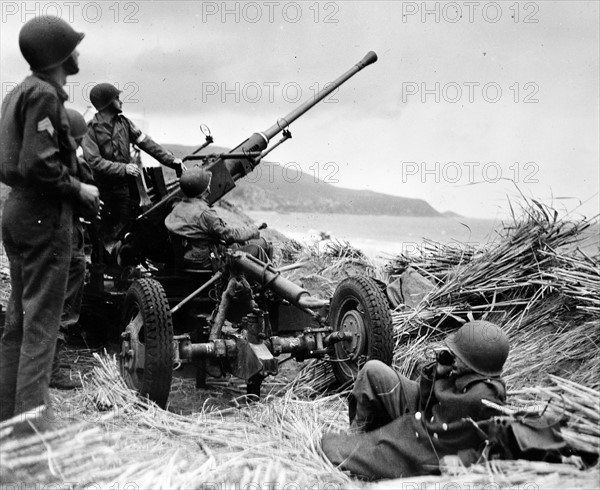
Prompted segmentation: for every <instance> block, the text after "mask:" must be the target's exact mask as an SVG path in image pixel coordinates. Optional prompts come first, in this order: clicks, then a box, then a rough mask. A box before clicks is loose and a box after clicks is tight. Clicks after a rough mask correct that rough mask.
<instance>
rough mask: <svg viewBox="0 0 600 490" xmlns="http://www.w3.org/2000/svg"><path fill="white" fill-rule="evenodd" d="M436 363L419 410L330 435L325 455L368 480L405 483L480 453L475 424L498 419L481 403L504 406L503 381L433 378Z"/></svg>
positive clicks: (425, 380) (425, 375) (426, 376)
mask: <svg viewBox="0 0 600 490" xmlns="http://www.w3.org/2000/svg"><path fill="white" fill-rule="evenodd" d="M433 372H435V364H433V365H431V364H430V365H429V366H426V367H425V368H424V369H423V371H422V373H421V376H420V377H419V380H418V381H419V388H420V394H419V400H420V403H419V405H420V409H419V410H418V411H417V412H415V413H407V414H405V415H403V416H401V417H399V418H397V419H395V420H393V421H392V422H390V423H389V424H387V425H384V426H383V427H380V428H378V429H376V430H373V431H371V432H366V433H359V434H349V435H347V434H326V435H325V436H324V437H323V442H322V446H323V451H324V452H325V454H326V455H327V457H328V458H329V459H330V460H331V461H332V462H333V463H334V464H337V465H340V466H341V467H342V469H345V470H349V471H351V472H352V473H354V474H356V475H359V476H362V477H364V478H367V479H381V478H400V477H408V476H415V475H426V474H432V473H437V472H438V471H439V459H440V458H441V457H443V456H446V455H449V454H457V453H458V452H460V451H463V450H468V449H473V448H477V447H478V446H480V445H481V443H482V442H483V439H482V437H481V436H480V432H479V431H478V430H477V429H476V428H475V427H474V425H473V423H472V422H470V421H468V420H465V419H467V418H471V419H472V420H474V421H480V420H486V419H489V418H491V417H493V416H495V415H498V414H497V413H496V411H495V410H493V409H490V408H488V407H486V406H485V405H484V404H483V403H481V400H482V399H483V398H485V399H486V400H489V401H492V402H494V403H497V404H502V403H504V400H505V398H506V390H505V386H504V382H503V381H502V380H501V379H500V378H490V377H487V376H482V375H480V374H477V373H469V374H465V375H463V376H459V377H454V376H448V377H442V378H440V379H435V380H434V379H433V378H432V374H431V373H433Z"/></svg>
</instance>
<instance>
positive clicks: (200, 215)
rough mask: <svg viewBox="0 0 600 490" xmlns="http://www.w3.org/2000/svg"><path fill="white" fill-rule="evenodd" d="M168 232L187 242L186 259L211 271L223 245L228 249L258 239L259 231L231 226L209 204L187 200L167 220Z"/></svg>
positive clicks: (199, 199)
mask: <svg viewBox="0 0 600 490" xmlns="http://www.w3.org/2000/svg"><path fill="white" fill-rule="evenodd" d="M165 225H166V227H167V229H168V230H169V231H170V232H172V233H175V234H176V235H179V236H181V237H183V238H185V241H186V242H187V244H186V245H185V252H184V259H185V260H190V261H194V262H198V263H201V264H202V265H203V266H205V267H210V254H211V252H216V251H217V249H218V246H219V244H220V243H221V242H224V243H225V245H231V244H233V243H241V242H245V241H246V240H250V239H252V238H258V236H259V231H258V229H257V228H256V227H242V228H234V227H231V226H227V225H226V224H225V223H224V222H223V220H222V219H221V218H219V216H218V215H217V212H216V211H215V210H214V209H212V208H211V207H209V206H208V203H207V202H206V201H205V200H203V199H201V198H199V197H195V198H184V199H183V201H181V202H179V203H178V204H177V205H175V207H174V208H173V210H172V211H171V213H170V214H169V215H168V216H167V217H166V219H165Z"/></svg>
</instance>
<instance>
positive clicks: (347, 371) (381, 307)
mask: <svg viewBox="0 0 600 490" xmlns="http://www.w3.org/2000/svg"><path fill="white" fill-rule="evenodd" d="M329 318H330V325H331V326H332V327H333V329H334V330H335V331H342V332H347V333H351V334H352V338H350V339H349V340H344V341H342V342H338V343H336V344H335V345H334V351H335V358H336V359H335V360H334V362H332V368H333V373H334V374H335V377H336V379H337V380H338V382H339V383H340V384H346V383H348V382H350V381H353V380H354V379H356V375H357V374H358V370H359V369H360V368H361V366H362V365H363V364H364V363H365V362H366V361H368V360H369V359H377V360H379V361H382V362H384V363H386V364H388V365H390V364H391V363H392V357H393V353H394V335H393V327H392V315H391V313H390V309H389V307H388V300H387V297H386V295H385V294H384V293H383V291H382V290H381V287H380V286H379V285H378V284H377V282H376V281H375V280H374V279H372V278H370V277H367V276H353V277H348V278H346V279H344V280H343V281H342V282H341V283H340V284H339V285H338V287H337V289H336V290H335V293H334V294H333V299H332V301H331V307H330V310H329Z"/></svg>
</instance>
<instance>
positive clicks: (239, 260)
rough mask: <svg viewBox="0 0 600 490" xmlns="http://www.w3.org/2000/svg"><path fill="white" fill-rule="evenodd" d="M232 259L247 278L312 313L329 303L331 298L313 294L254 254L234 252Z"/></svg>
mask: <svg viewBox="0 0 600 490" xmlns="http://www.w3.org/2000/svg"><path fill="white" fill-rule="evenodd" d="M232 260H233V263H234V265H235V267H236V269H237V270H238V271H239V272H243V273H244V275H245V277H246V279H248V280H249V281H251V282H257V283H258V284H260V285H261V286H262V287H266V288H269V289H270V290H271V291H273V292H275V293H276V294H277V295H278V296H280V297H281V298H283V299H285V300H286V301H289V302H290V303H291V304H293V305H295V306H297V307H298V308H300V309H302V310H304V311H306V312H307V313H310V314H311V315H312V314H313V310H318V309H319V308H322V307H324V306H327V305H328V304H329V300H325V299H321V298H315V297H314V296H311V295H310V293H309V292H308V291H307V290H306V289H304V288H303V287H301V286H298V285H297V284H294V283H293V282H292V281H290V280H288V279H286V278H285V277H283V276H282V275H281V273H280V272H279V271H278V270H276V269H275V268H274V267H273V266H272V265H270V264H265V263H264V262H262V261H261V260H259V259H257V258H256V257H253V256H252V255H249V254H247V253H245V252H234V253H233V254H232Z"/></svg>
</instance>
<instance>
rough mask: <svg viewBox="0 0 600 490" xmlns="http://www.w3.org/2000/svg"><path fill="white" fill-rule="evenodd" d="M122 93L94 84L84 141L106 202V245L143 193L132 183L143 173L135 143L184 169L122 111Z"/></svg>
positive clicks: (103, 230) (178, 169)
mask: <svg viewBox="0 0 600 490" xmlns="http://www.w3.org/2000/svg"><path fill="white" fill-rule="evenodd" d="M120 93H121V91H120V90H118V89H117V88H116V87H115V86H114V85H111V84H110V83H100V84H98V85H95V86H94V87H93V88H92V90H91V91H90V100H91V101H92V104H93V105H94V107H95V108H96V110H97V111H98V112H97V113H96V115H95V116H94V118H93V119H92V120H91V121H90V123H89V125H88V132H87V134H86V135H85V137H84V138H83V142H82V144H81V146H82V148H83V154H84V157H85V159H86V161H87V162H88V163H89V165H90V166H91V167H92V171H93V173H94V181H95V182H96V184H97V186H98V188H99V189H100V199H101V200H102V202H103V206H102V213H101V216H102V220H101V226H100V230H98V231H99V233H100V239H101V241H102V242H104V245H107V244H108V243H109V242H111V241H113V240H114V239H115V238H116V237H117V235H118V232H119V231H120V229H121V228H122V227H123V225H125V224H127V223H129V222H130V221H131V220H132V219H133V218H135V216H136V215H137V206H138V204H137V203H138V202H139V197H140V196H139V195H137V194H138V191H137V189H136V187H135V185H131V179H136V178H143V177H142V176H141V170H140V168H139V167H138V165H137V164H135V163H133V162H132V157H131V145H132V144H135V145H137V146H138V147H139V148H141V149H142V150H144V151H145V152H146V153H148V154H149V155H151V156H152V157H154V158H155V159H156V160H158V161H159V162H160V163H162V164H163V165H165V166H167V167H170V168H173V169H174V170H175V171H176V172H177V173H178V175H180V174H181V172H182V170H183V163H182V161H181V159H179V158H175V157H174V156H173V155H172V154H171V153H170V152H168V151H166V150H165V149H164V148H163V147H162V146H160V145H159V144H157V143H155V142H154V141H153V140H152V138H150V137H149V136H148V135H146V134H144V133H143V132H142V131H141V130H139V129H138V128H137V127H136V126H135V125H134V124H133V122H131V120H129V119H128V118H127V117H125V116H124V115H123V114H122V106H123V103H122V102H121V100H119V94H120ZM128 176H130V177H131V179H128ZM100 252H101V251H100Z"/></svg>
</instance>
